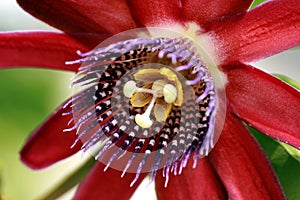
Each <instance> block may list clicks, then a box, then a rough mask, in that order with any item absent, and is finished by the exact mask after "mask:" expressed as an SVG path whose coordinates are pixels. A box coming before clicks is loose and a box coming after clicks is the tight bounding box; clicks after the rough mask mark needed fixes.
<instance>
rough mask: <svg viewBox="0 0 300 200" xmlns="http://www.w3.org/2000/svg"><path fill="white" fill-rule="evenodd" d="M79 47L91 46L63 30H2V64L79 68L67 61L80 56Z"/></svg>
mask: <svg viewBox="0 0 300 200" xmlns="http://www.w3.org/2000/svg"><path fill="white" fill-rule="evenodd" d="M77 50H82V51H87V48H86V47H85V46H84V45H82V44H81V43H79V42H78V41H77V40H75V39H73V38H72V37H70V36H67V35H65V34H63V33H55V32H2V33H0V54H1V59H0V68H6V67H12V66H13V67H45V68H51V69H59V70H69V71H77V68H78V66H75V65H65V62H66V61H68V60H75V59H78V55H77V54H76V51H77Z"/></svg>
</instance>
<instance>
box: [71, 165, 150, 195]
mask: <svg viewBox="0 0 300 200" xmlns="http://www.w3.org/2000/svg"><path fill="white" fill-rule="evenodd" d="M104 168H105V165H104V164H102V163H100V162H98V163H97V164H96V165H95V166H94V167H93V169H92V171H91V172H90V173H89V174H88V176H87V177H86V179H85V180H84V181H83V182H82V183H81V185H80V186H79V188H78V190H77V192H76V194H75V197H74V200H77V199H78V200H81V199H111V200H114V199H116V200H117V199H118V200H122V199H124V200H128V199H130V197H131V196H132V194H133V193H134V191H135V190H136V188H137V187H138V186H139V184H140V182H141V181H142V180H143V179H144V177H145V176H146V174H141V176H140V178H139V179H138V180H137V182H136V183H135V184H134V185H133V186H132V187H130V183H131V182H132V180H134V178H135V174H132V173H126V174H125V176H124V177H123V178H121V174H122V172H121V171H118V170H115V169H112V168H108V170H107V171H106V172H104V171H103V170H104Z"/></svg>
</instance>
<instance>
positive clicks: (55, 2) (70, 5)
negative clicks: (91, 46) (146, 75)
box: [17, 0, 136, 34]
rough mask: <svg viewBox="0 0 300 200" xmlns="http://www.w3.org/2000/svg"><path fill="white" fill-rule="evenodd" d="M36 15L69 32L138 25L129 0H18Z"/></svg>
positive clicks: (114, 30) (115, 30)
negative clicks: (131, 12) (133, 17)
mask: <svg viewBox="0 0 300 200" xmlns="http://www.w3.org/2000/svg"><path fill="white" fill-rule="evenodd" d="M17 2H18V3H19V5H20V6H21V7H22V8H23V9H24V10H26V11H27V12H29V13H30V14H31V15H33V16H35V17H36V18H38V19H40V20H42V21H44V22H46V23H48V24H49V25H51V26H54V27H56V28H58V29H60V30H63V31H65V32H88V33H112V34H116V33H119V32H121V31H125V30H128V29H132V28H135V27H136V24H135V22H134V21H133V19H132V18H131V15H130V12H129V9H128V6H127V4H126V2H125V0H114V1H110V0H101V1H98V0H89V1H85V0H76V1H72V0H40V1H35V0H17Z"/></svg>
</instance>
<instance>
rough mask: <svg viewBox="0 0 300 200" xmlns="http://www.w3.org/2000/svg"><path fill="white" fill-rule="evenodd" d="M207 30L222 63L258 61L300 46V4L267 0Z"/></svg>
mask: <svg viewBox="0 0 300 200" xmlns="http://www.w3.org/2000/svg"><path fill="white" fill-rule="evenodd" d="M206 28H207V30H209V31H211V34H213V35H214V38H215V45H216V47H217V50H218V57H220V59H221V62H222V63H229V62H231V61H242V62H253V61H257V60H259V59H262V58H265V57H268V56H271V55H274V54H276V53H279V52H281V51H284V50H286V49H289V48H292V47H294V46H296V45H299V44H300V1H299V0H274V1H267V2H266V3H264V4H261V6H258V7H256V8H254V9H253V10H251V11H249V12H248V13H246V14H245V15H239V16H235V17H231V18H225V19H223V20H221V21H219V22H214V23H211V24H210V25H208V26H207V27H206Z"/></svg>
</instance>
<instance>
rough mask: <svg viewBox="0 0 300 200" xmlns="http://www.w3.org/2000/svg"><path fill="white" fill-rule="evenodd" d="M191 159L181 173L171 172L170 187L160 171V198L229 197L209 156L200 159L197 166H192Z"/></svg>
mask: <svg viewBox="0 0 300 200" xmlns="http://www.w3.org/2000/svg"><path fill="white" fill-rule="evenodd" d="M192 164H193V161H192V160H191V159H190V160H189V162H188V164H187V168H186V169H183V171H182V174H181V175H177V176H174V175H173V174H170V181H169V183H168V187H167V188H165V187H164V182H165V177H163V176H162V174H161V171H159V172H158V173H157V175H156V177H155V187H156V194H157V198H158V199H159V200H163V199H168V200H175V199H212V200H214V199H216V200H217V199H218V200H220V199H228V197H227V193H226V191H225V189H224V186H223V185H222V183H221V181H220V180H219V178H218V176H217V174H216V173H215V171H214V170H213V169H212V167H211V165H210V164H209V162H208V160H207V158H203V159H199V160H198V163H197V167H196V168H195V169H194V168H193V167H192Z"/></svg>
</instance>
